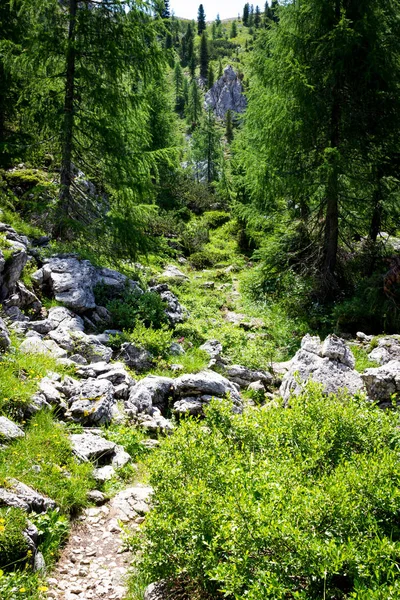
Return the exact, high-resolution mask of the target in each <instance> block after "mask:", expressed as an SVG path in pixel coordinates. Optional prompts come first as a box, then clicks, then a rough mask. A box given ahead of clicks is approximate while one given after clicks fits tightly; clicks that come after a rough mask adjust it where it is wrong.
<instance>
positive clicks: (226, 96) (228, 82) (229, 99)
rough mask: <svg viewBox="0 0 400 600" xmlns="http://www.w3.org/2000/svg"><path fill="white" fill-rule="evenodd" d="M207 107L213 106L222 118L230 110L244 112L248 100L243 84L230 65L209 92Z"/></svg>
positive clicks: (206, 101)
mask: <svg viewBox="0 0 400 600" xmlns="http://www.w3.org/2000/svg"><path fill="white" fill-rule="evenodd" d="M204 103H205V105H206V108H212V109H213V110H214V112H215V114H216V115H217V116H218V117H220V118H221V119H223V118H225V115H226V113H227V112H228V110H231V111H233V112H235V113H242V112H244V111H245V110H246V106H247V101H246V98H245V96H244V95H243V86H242V83H241V81H240V79H239V78H238V76H237V74H236V73H235V71H234V70H233V68H232V67H231V66H230V65H229V66H228V67H226V69H225V70H224V74H223V76H222V77H221V79H218V81H217V82H216V83H215V84H214V85H213V87H212V88H211V89H210V90H209V91H208V92H207V94H206V96H205V101H204Z"/></svg>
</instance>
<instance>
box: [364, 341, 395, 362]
mask: <svg viewBox="0 0 400 600" xmlns="http://www.w3.org/2000/svg"><path fill="white" fill-rule="evenodd" d="M369 358H370V359H371V360H374V361H375V362H377V363H378V364H380V365H385V364H387V363H389V362H391V361H392V360H400V336H399V335H392V336H386V337H384V338H381V339H380V340H378V346H377V347H376V348H374V349H373V350H372V352H371V353H370V354H369Z"/></svg>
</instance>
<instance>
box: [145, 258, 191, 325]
mask: <svg viewBox="0 0 400 600" xmlns="http://www.w3.org/2000/svg"><path fill="white" fill-rule="evenodd" d="M178 270H179V269H178ZM150 291H151V292H155V293H156V294H158V295H159V296H160V298H161V300H162V301H163V302H165V303H166V304H167V308H166V309H165V314H166V315H167V317H168V320H169V322H170V324H171V325H172V326H173V327H174V326H175V325H177V324H178V323H183V321H184V320H185V318H186V313H185V310H184V308H183V307H182V306H181V304H180V303H179V300H178V298H177V297H176V296H175V294H173V293H172V292H171V291H170V289H169V287H168V286H167V285H166V284H165V283H164V284H160V285H156V286H155V287H151V288H150Z"/></svg>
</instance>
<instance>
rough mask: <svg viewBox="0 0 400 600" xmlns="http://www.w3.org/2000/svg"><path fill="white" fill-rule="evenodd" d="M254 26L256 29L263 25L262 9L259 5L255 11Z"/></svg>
mask: <svg viewBox="0 0 400 600" xmlns="http://www.w3.org/2000/svg"><path fill="white" fill-rule="evenodd" d="M254 27H255V28H256V29H259V28H260V27H261V11H260V7H259V6H256V11H255V13H254Z"/></svg>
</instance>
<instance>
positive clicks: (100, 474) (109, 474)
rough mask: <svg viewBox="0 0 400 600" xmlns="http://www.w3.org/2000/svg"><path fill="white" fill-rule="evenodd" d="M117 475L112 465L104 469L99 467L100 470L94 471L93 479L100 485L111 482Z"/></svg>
mask: <svg viewBox="0 0 400 600" xmlns="http://www.w3.org/2000/svg"><path fill="white" fill-rule="evenodd" d="M115 475H116V472H115V469H114V467H112V466H111V465H105V466H104V467H99V468H98V469H94V470H93V477H94V478H95V480H96V481H97V482H98V483H104V482H105V481H109V480H110V479H112V478H113V477H115Z"/></svg>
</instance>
